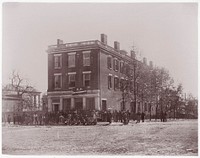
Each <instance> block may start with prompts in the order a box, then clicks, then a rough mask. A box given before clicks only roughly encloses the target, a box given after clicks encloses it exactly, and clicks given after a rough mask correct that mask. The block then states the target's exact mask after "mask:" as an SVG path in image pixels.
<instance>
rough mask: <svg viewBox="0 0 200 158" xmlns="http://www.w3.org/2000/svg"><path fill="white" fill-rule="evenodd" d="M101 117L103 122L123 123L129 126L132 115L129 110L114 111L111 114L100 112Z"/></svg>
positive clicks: (107, 111) (108, 111)
mask: <svg viewBox="0 0 200 158" xmlns="http://www.w3.org/2000/svg"><path fill="white" fill-rule="evenodd" d="M99 116H100V118H101V121H103V122H109V123H111V122H112V121H113V122H122V123H123V124H125V125H126V124H128V123H129V120H130V116H131V113H130V112H129V110H127V111H125V110H124V111H117V110H114V111H113V112H111V111H110V110H105V111H100V112H99Z"/></svg>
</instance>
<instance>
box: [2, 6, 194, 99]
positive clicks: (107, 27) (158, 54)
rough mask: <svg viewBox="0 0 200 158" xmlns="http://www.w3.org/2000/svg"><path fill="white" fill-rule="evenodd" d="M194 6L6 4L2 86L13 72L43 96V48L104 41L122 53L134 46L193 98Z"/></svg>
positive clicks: (45, 57) (4, 7)
mask: <svg viewBox="0 0 200 158" xmlns="http://www.w3.org/2000/svg"><path fill="white" fill-rule="evenodd" d="M197 9H198V6H197V3H185V4H184V3H162V4H161V3H160V4H159V3H151V4H149V3H137V4H136V3H129V4H127V3H118V4H117V3H116V4H115V3H112V4H108V3H107V4H98V3H93V4H83V3H82V4H81V3H78V4H70V3H57V4H56V3H54V4H48V3H5V4H4V6H3V58H2V59H3V61H2V64H3V73H2V74H3V80H2V81H3V83H4V84H5V83H7V82H8V78H9V76H10V74H11V72H12V70H14V69H15V70H17V71H19V72H20V74H21V75H22V76H24V77H25V78H27V79H28V80H29V82H30V83H31V84H32V85H34V86H35V87H36V88H37V89H38V90H39V91H41V92H45V91H46V90H47V82H48V81H47V53H46V50H47V47H48V45H52V44H56V40H57V39H58V38H60V39H62V40H64V42H65V43H67V42H76V41H82V40H93V39H98V40H100V34H101V33H105V34H107V36H108V44H109V45H110V46H113V42H114V41H115V40H117V41H119V42H120V47H121V49H124V50H126V51H130V49H131V46H132V45H133V44H134V45H135V46H136V47H137V49H138V50H140V52H141V54H142V57H147V60H148V61H150V60H152V61H153V63H154V64H156V65H157V66H161V67H165V68H166V69H168V70H169V71H170V74H171V76H172V77H173V78H174V80H175V82H176V83H179V82H180V83H182V84H183V87H184V92H187V93H188V92H191V93H193V94H194V96H197V87H198V86H197V85H198V77H197V76H198V75H197V67H198V64H197V60H198V59H197V57H198V43H197V38H198V34H197V29H198V27H197V24H198V23H197V14H198V10H197Z"/></svg>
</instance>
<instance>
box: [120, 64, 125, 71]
mask: <svg viewBox="0 0 200 158" xmlns="http://www.w3.org/2000/svg"><path fill="white" fill-rule="evenodd" d="M123 68H124V63H123V62H120V72H121V73H123Z"/></svg>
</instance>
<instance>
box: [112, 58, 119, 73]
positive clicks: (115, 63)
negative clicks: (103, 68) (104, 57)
mask: <svg viewBox="0 0 200 158" xmlns="http://www.w3.org/2000/svg"><path fill="white" fill-rule="evenodd" d="M113 63H114V65H113V66H114V70H115V71H118V70H119V61H118V60H117V59H114V62H113Z"/></svg>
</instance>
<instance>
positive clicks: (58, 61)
mask: <svg viewBox="0 0 200 158" xmlns="http://www.w3.org/2000/svg"><path fill="white" fill-rule="evenodd" d="M61 67H62V62H61V54H54V68H55V69H59V68H61Z"/></svg>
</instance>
